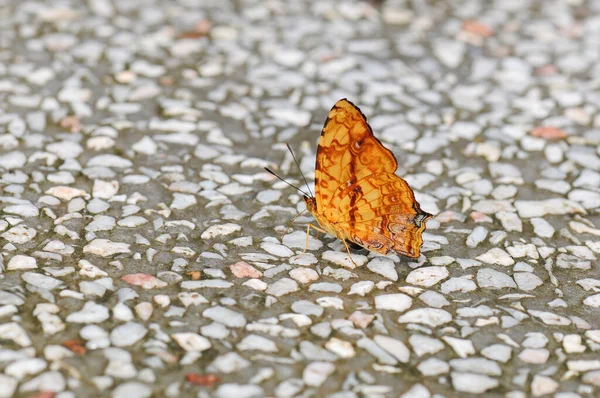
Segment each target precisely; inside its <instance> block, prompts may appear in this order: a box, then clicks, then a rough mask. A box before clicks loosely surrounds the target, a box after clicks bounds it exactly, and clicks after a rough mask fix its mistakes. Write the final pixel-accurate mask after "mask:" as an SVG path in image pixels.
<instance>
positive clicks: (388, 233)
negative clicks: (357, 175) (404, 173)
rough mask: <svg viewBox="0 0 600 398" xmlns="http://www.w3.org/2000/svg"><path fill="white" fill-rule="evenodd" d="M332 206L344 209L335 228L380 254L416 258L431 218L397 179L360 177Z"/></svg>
mask: <svg viewBox="0 0 600 398" xmlns="http://www.w3.org/2000/svg"><path fill="white" fill-rule="evenodd" d="M331 205H332V206H335V207H338V208H342V209H345V210H344V211H343V212H342V215H341V216H340V218H339V219H338V220H337V221H336V223H335V225H336V226H337V227H338V228H339V229H340V230H342V231H344V232H345V234H346V236H347V239H348V240H350V241H352V242H354V243H356V244H359V245H361V246H363V247H365V248H367V249H369V250H372V251H375V252H378V253H381V254H387V253H389V252H390V251H394V252H397V253H401V254H404V255H405V256H408V257H419V255H420V250H421V245H422V244H423V231H424V230H425V223H426V221H427V220H428V219H430V218H431V214H429V213H427V212H424V211H423V210H421V207H420V206H419V203H417V201H416V200H415V197H414V193H413V191H412V189H411V188H410V187H409V186H408V184H407V183H406V181H404V180H403V179H402V178H400V177H398V176H397V175H395V174H389V173H379V174H371V175H368V176H366V177H363V178H361V179H360V180H358V181H357V182H356V183H354V184H352V185H350V186H349V187H347V188H346V189H344V190H342V191H341V192H339V193H338V194H337V195H336V196H335V197H334V198H333V200H332V202H331Z"/></svg>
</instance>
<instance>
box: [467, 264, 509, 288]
mask: <svg viewBox="0 0 600 398" xmlns="http://www.w3.org/2000/svg"><path fill="white" fill-rule="evenodd" d="M511 260H512V259H511ZM477 284H478V285H479V287H481V288H484V289H504V288H516V287H517V284H516V283H515V281H513V279H512V278H511V277H510V276H508V275H506V274H504V273H502V272H499V271H496V270H494V269H491V268H482V269H480V270H479V271H478V272H477Z"/></svg>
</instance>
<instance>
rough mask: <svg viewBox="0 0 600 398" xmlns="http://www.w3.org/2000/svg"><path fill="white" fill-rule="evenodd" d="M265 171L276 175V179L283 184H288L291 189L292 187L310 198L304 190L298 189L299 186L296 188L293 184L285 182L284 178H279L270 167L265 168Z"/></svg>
mask: <svg viewBox="0 0 600 398" xmlns="http://www.w3.org/2000/svg"><path fill="white" fill-rule="evenodd" d="M265 170H266V171H267V172H269V173H270V174H273V175H274V176H275V177H277V178H278V179H279V180H280V181H283V182H285V183H286V184H288V185H289V186H290V187H292V188H294V189H296V190H297V191H298V192H302V195H304V196H308V194H307V193H306V192H304V191H303V190H301V189H300V188H298V187H297V186H295V185H294V184H291V183H289V182H287V181H286V180H284V179H283V178H281V177H279V176H278V175H277V174H275V172H274V171H273V170H271V169H270V168H268V167H265Z"/></svg>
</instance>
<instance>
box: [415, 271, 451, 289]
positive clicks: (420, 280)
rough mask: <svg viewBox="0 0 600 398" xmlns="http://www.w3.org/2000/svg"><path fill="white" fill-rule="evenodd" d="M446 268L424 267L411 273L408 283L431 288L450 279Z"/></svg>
mask: <svg viewBox="0 0 600 398" xmlns="http://www.w3.org/2000/svg"><path fill="white" fill-rule="evenodd" d="M448 275H449V273H448V269H447V268H446V267H422V268H417V269H416V270H414V271H411V273H410V274H408V276H407V277H406V282H407V283H410V284H412V285H417V286H424V287H431V286H433V285H436V284H438V283H439V282H440V281H442V280H444V279H446V278H447V277H448Z"/></svg>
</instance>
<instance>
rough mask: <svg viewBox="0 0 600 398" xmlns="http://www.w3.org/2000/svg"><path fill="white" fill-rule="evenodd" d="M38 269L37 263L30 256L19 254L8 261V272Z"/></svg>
mask: <svg viewBox="0 0 600 398" xmlns="http://www.w3.org/2000/svg"><path fill="white" fill-rule="evenodd" d="M34 268H37V261H36V259H35V258H33V257H30V256H24V255H21V254H17V255H15V256H14V257H12V258H11V259H10V260H8V265H7V267H6V269H7V270H9V271H13V270H17V269H34Z"/></svg>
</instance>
